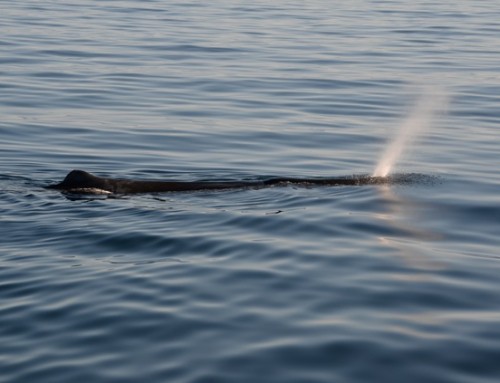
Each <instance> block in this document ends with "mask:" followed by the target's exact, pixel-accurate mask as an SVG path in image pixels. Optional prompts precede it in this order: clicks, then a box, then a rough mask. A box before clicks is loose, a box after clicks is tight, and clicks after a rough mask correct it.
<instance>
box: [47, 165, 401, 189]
mask: <svg viewBox="0 0 500 383" xmlns="http://www.w3.org/2000/svg"><path fill="white" fill-rule="evenodd" d="M393 181H394V178H393V177H374V176H369V175H352V176H344V177H333V178H289V177H270V178H265V179H258V180H241V181H237V180H236V181H158V180H151V181H149V180H132V179H121V178H105V177H98V176H96V175H94V174H91V173H88V172H86V171H84V170H72V171H70V172H69V173H68V175H67V176H66V177H65V178H64V180H62V182H60V183H57V184H52V185H48V186H46V188H47V189H55V190H60V191H63V192H66V193H76V194H136V193H164V192H187V191H202V190H226V189H243V188H253V189H261V188H266V187H273V186H287V185H297V186H358V185H380V184H387V183H391V182H393Z"/></svg>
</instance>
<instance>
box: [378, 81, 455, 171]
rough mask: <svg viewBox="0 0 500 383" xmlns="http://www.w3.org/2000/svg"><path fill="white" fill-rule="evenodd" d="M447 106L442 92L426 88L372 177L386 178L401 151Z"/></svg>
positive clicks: (429, 125)
mask: <svg viewBox="0 0 500 383" xmlns="http://www.w3.org/2000/svg"><path fill="white" fill-rule="evenodd" d="M446 104H447V97H446V96H445V94H444V92H443V91H442V90H439V89H436V88H426V89H425V91H424V92H422V95H421V96H420V98H419V99H418V100H417V103H416V105H415V107H414V108H413V109H412V111H411V112H410V114H409V115H408V117H407V118H406V119H405V120H404V121H403V123H402V124H401V126H400V127H399V130H398V132H397V135H396V137H395V138H394V140H393V141H391V142H390V143H389V146H388V147H387V149H386V150H385V152H384V154H383V155H382V157H381V159H380V161H379V162H378V164H377V167H376V168H375V171H374V172H373V176H374V177H386V176H387V175H388V174H389V173H390V172H391V170H392V169H393V167H394V165H395V163H396V161H397V160H399V159H400V157H401V155H402V154H403V151H404V150H405V149H407V148H408V146H409V145H410V144H411V143H413V141H414V140H415V139H416V138H417V136H419V135H422V134H423V133H424V132H425V131H426V130H428V129H429V128H430V127H431V125H432V122H433V119H434V118H435V117H436V115H437V114H438V113H440V112H442V111H443V110H444V109H445V107H446Z"/></svg>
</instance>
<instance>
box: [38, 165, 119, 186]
mask: <svg viewBox="0 0 500 383" xmlns="http://www.w3.org/2000/svg"><path fill="white" fill-rule="evenodd" d="M110 186H111V185H110V184H109V182H108V181H107V180H106V179H103V178H100V177H96V176H94V175H93V174H90V173H87V172H86V171H83V170H72V171H71V172H69V173H68V175H67V176H66V177H65V178H64V180H63V181H62V182H60V183H58V184H56V185H50V186H48V188H49V189H59V190H80V189H101V190H106V191H112V190H110V189H111V188H110Z"/></svg>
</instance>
